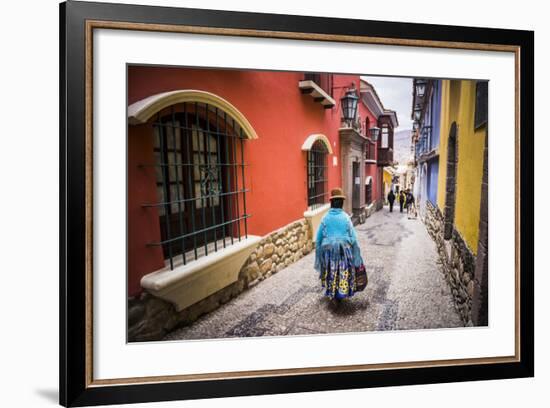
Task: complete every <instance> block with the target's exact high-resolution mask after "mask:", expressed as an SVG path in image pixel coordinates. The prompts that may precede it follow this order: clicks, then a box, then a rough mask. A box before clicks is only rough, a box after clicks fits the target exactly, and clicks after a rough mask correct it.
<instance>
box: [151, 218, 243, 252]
mask: <svg viewBox="0 0 550 408" xmlns="http://www.w3.org/2000/svg"><path fill="white" fill-rule="evenodd" d="M250 217H251V215H250V214H244V215H242V216H241V217H239V218H235V219H232V220H229V221H226V222H225V223H224V224H219V225H211V226H210V227H206V228H204V229H201V230H198V231H193V232H190V233H188V234H185V235H182V236H179V237H172V238H170V239H167V240H163V241H159V242H150V243H148V244H147V246H159V245H165V244H167V243H170V242H176V241H179V240H180V239H185V238H188V237H190V236H193V235H198V234H202V233H204V232H205V231H210V230H212V229H214V228H219V227H220V226H221V225H229V224H232V223H233V224H234V223H236V222H240V221H242V220H244V219H247V218H250Z"/></svg>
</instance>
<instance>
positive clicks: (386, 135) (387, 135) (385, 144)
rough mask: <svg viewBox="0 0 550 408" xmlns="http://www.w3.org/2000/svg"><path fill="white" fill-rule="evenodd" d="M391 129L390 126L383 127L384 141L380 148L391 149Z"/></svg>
mask: <svg viewBox="0 0 550 408" xmlns="http://www.w3.org/2000/svg"><path fill="white" fill-rule="evenodd" d="M389 139H390V129H389V128H388V125H382V141H381V145H380V147H383V148H386V147H389Z"/></svg>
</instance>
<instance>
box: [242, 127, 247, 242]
mask: <svg viewBox="0 0 550 408" xmlns="http://www.w3.org/2000/svg"><path fill="white" fill-rule="evenodd" d="M240 131H241V162H243V161H244V138H243V129H242V128H240ZM241 172H242V173H241V174H242V186H243V190H244V189H245V188H246V183H245V179H244V167H241ZM243 213H244V214H246V193H243ZM244 236H245V238H248V225H247V222H246V218H245V219H244Z"/></svg>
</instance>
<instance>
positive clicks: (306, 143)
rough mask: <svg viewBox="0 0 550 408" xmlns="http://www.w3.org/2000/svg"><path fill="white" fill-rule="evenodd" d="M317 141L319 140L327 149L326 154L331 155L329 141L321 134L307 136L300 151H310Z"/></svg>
mask: <svg viewBox="0 0 550 408" xmlns="http://www.w3.org/2000/svg"><path fill="white" fill-rule="evenodd" d="M317 140H320V141H321V142H323V144H324V145H325V147H326V148H327V151H328V153H329V154H332V146H331V145H330V141H329V140H328V137H326V136H325V135H323V134H322V133H314V134H312V135H309V136H308V137H307V139H306V140H305V141H304V144H303V145H302V150H303V151H310V150H311V148H312V147H313V144H314V143H315V142H316V141H317Z"/></svg>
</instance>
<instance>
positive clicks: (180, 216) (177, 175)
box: [168, 105, 187, 265]
mask: <svg viewBox="0 0 550 408" xmlns="http://www.w3.org/2000/svg"><path fill="white" fill-rule="evenodd" d="M170 113H171V114H172V147H173V148H174V155H173V157H174V163H175V162H176V161H177V159H178V153H177V143H176V129H175V127H174V126H173V125H174V124H175V123H176V113H175V111H174V105H172V106H171V108H170ZM180 147H181V145H180ZM173 169H174V172H175V173H176V196H177V204H178V224H179V227H180V235H182V234H183V217H182V213H183V211H182V209H181V204H182V203H181V202H180V200H181V195H180V176H179V171H180V169H179V168H178V167H173ZM168 171H170V167H168ZM182 175H183V174H182ZM171 186H172V183H170V185H169V186H168V188H170V187H171ZM182 189H183V185H182ZM170 206H171V204H170ZM181 256H182V259H183V264H184V265H185V264H186V263H187V260H186V259H185V240H182V241H181Z"/></svg>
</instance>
